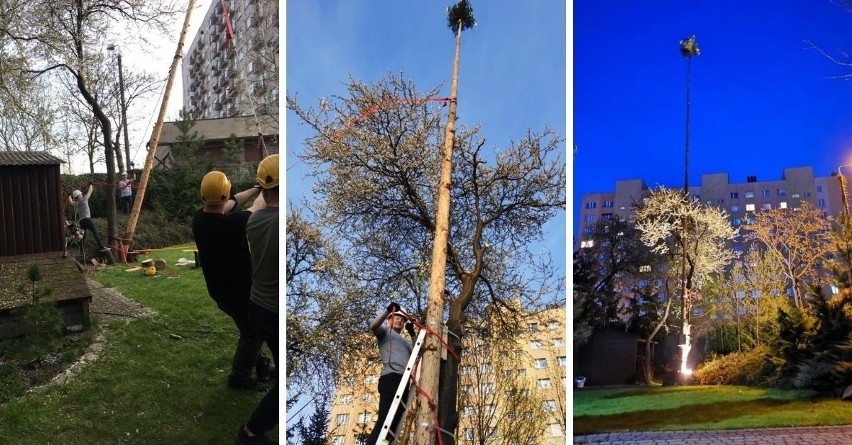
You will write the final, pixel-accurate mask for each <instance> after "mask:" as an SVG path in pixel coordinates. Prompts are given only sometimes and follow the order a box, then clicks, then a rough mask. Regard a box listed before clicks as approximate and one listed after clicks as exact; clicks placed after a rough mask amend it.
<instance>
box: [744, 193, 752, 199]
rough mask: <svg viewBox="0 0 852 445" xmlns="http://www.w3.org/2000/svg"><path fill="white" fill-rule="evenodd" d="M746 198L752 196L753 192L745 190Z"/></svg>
mask: <svg viewBox="0 0 852 445" xmlns="http://www.w3.org/2000/svg"><path fill="white" fill-rule="evenodd" d="M745 197H746V199H749V198H754V192H745Z"/></svg>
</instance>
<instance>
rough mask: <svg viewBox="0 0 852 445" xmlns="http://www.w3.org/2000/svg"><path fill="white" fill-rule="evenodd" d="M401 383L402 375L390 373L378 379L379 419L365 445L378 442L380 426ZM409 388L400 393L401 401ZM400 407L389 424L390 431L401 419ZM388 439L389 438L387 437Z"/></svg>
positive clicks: (374, 444)
mask: <svg viewBox="0 0 852 445" xmlns="http://www.w3.org/2000/svg"><path fill="white" fill-rule="evenodd" d="M401 381H402V374H397V373H395V372H392V373H390V374H385V375H383V376H381V377H379V419H378V420H376V425H375V426H374V427H373V432H372V433H370V438H369V439H367V445H376V441H378V440H379V433H381V432H382V425H384V423H385V419H386V418H387V416H388V411H390V407H391V404H393V396H394V395H395V394H396V390H397V388H399V383H400V382H401ZM410 390H411V388H408V387H407V388H406V389H405V392H403V393H402V400H405V398H406V396H407V395H408V391H410ZM404 412H405V411H403V409H402V407H401V406H400V408H399V409H398V410H397V411H396V415H394V418H393V422H391V425H390V430H391V431H393V430H394V429H396V425H397V424H398V423H399V421H400V419H402V413H404ZM387 437H388V438H390V437H391V436H387Z"/></svg>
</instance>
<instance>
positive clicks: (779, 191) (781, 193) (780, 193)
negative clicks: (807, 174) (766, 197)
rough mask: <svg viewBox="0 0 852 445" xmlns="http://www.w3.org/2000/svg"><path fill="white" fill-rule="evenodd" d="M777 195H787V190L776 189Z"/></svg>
mask: <svg viewBox="0 0 852 445" xmlns="http://www.w3.org/2000/svg"><path fill="white" fill-rule="evenodd" d="M778 196H787V190H784V189H778Z"/></svg>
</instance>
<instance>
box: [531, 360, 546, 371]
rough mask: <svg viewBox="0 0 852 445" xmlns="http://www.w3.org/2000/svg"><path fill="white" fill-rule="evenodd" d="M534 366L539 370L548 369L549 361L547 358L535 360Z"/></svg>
mask: <svg viewBox="0 0 852 445" xmlns="http://www.w3.org/2000/svg"><path fill="white" fill-rule="evenodd" d="M534 366H535V367H536V368H537V369H544V368H547V359H546V358H537V359H535V362H534Z"/></svg>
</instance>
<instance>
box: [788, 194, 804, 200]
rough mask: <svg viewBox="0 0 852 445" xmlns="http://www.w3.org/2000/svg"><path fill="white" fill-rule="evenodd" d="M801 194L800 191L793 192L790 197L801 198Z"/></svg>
mask: <svg viewBox="0 0 852 445" xmlns="http://www.w3.org/2000/svg"><path fill="white" fill-rule="evenodd" d="M801 196H802V195H800V194H798V193H793V194H792V195H790V197H791V198H793V199H799V198H800V197H801Z"/></svg>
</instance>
